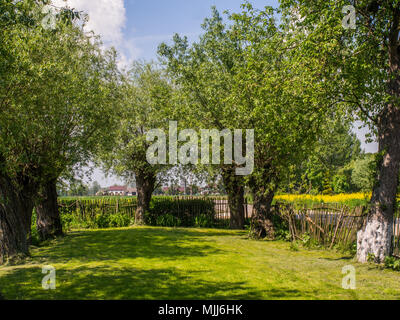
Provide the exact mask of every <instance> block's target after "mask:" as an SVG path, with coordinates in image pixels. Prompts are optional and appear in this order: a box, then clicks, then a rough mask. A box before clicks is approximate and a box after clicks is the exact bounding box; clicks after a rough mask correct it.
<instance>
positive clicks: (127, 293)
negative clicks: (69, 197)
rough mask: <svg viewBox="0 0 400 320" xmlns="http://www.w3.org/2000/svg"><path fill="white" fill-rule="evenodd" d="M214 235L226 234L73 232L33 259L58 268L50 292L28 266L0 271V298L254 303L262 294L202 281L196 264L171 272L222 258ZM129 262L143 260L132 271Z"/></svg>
mask: <svg viewBox="0 0 400 320" xmlns="http://www.w3.org/2000/svg"><path fill="white" fill-rule="evenodd" d="M214 236H218V237H222V236H232V233H229V232H222V231H207V232H204V231H200V230H195V229H161V228H132V229H122V230H99V231H81V232H75V233H72V234H69V235H67V236H66V237H65V238H62V239H58V240H57V241H55V242H54V243H53V244H51V245H46V246H43V247H41V248H40V249H38V250H37V252H35V254H34V255H33V259H32V260H33V262H34V263H35V264H36V263H37V262H40V263H43V264H55V265H57V264H61V265H62V266H59V267H57V271H56V272H57V273H56V274H57V289H56V290H50V291H45V290H43V289H42V287H41V283H42V278H43V276H44V275H43V274H42V273H41V266H39V265H29V264H27V265H22V266H16V267H12V268H10V269H8V270H7V271H5V272H4V274H3V276H2V277H0V287H2V288H5V289H6V291H3V294H4V295H5V298H6V299H189V300H191V299H260V298H261V297H262V293H261V292H259V291H257V290H255V289H251V288H248V286H246V283H245V282H243V281H233V282H229V281H224V280H221V281H218V282H213V281H209V280H207V275H208V274H207V273H208V272H209V271H207V270H206V269H203V267H205V268H207V266H202V265H201V263H200V268H197V267H193V266H192V267H191V266H187V268H185V267H184V268H182V267H181V269H178V268H176V267H175V265H176V263H180V262H182V260H184V259H186V258H191V257H206V256H208V255H220V254H225V251H224V250H221V249H218V248H216V247H215V244H214V239H213V238H212V237H214ZM135 259H146V260H144V261H145V262H143V266H140V268H138V262H136V263H133V262H134V261H135ZM149 259H150V261H149ZM152 259H154V262H151V260H152ZM120 261H122V262H120ZM175 261H176V263H175ZM164 262H165V263H164ZM139 263H141V261H140V262H139ZM129 265H132V267H129ZM227 267H228V268H229V266H227ZM192 269H195V270H192ZM199 269H200V270H199ZM282 294H283V293H282Z"/></svg>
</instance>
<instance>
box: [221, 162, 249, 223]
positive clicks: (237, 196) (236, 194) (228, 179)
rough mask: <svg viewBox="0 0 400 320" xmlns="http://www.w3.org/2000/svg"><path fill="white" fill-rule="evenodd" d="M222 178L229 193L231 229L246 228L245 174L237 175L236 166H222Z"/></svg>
mask: <svg viewBox="0 0 400 320" xmlns="http://www.w3.org/2000/svg"><path fill="white" fill-rule="evenodd" d="M222 180H223V182H224V187H225V190H226V192H227V193H228V205H229V211H230V221H229V227H230V228H231V229H243V228H244V183H243V176H237V175H236V172H235V167H224V168H222Z"/></svg>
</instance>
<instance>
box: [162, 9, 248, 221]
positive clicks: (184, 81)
mask: <svg viewBox="0 0 400 320" xmlns="http://www.w3.org/2000/svg"><path fill="white" fill-rule="evenodd" d="M202 28H203V30H204V32H203V34H202V35H201V36H200V39H199V41H198V42H196V43H194V44H193V45H189V43H188V41H187V38H186V37H180V36H179V35H175V36H174V39H173V40H174V44H173V45H172V46H168V45H166V44H165V43H163V44H161V45H160V46H159V54H160V56H161V57H162V61H163V63H164V64H165V65H166V67H167V70H168V72H169V74H170V76H171V78H172V79H173V80H174V81H175V83H176V86H177V88H178V89H179V92H180V94H181V97H182V100H183V101H185V102H184V103H183V104H182V110H180V111H181V112H180V126H181V127H192V128H202V129H209V130H213V129H216V130H218V131H219V132H222V131H224V130H225V129H228V130H230V131H231V132H232V130H235V129H246V123H242V122H240V113H239V112H238V111H237V108H238V106H236V105H234V102H233V101H231V100H230V99H229V97H230V95H231V88H232V86H233V84H232V83H233V77H234V75H235V73H236V70H235V67H236V65H237V64H238V63H241V61H240V53H241V48H237V47H236V44H237V39H236V38H230V36H231V35H232V34H230V33H229V31H228V30H227V27H226V25H225V23H224V21H223V19H222V17H221V16H220V15H219V13H218V11H217V10H216V9H215V7H214V8H213V15H212V17H211V18H209V19H205V21H204V24H203V25H202ZM217 139H220V137H217ZM224 139H225V141H226V139H229V138H227V137H224ZM230 139H232V138H231V137H230ZM218 142H220V141H218ZM231 142H232V141H231ZM221 151H222V152H220V155H222V154H224V146H221ZM215 160H216V161H212V164H213V165H215V166H216V167H217V168H218V171H219V173H220V175H221V176H222V179H223V183H224V187H225V190H226V192H227V194H228V202H229V209H230V227H231V228H239V229H241V228H243V226H244V207H243V203H244V186H245V181H244V177H243V176H240V175H237V174H236V170H237V168H238V166H237V165H236V164H235V163H230V164H228V163H225V161H224V160H223V159H221V158H218V159H215ZM199 163H200V162H199Z"/></svg>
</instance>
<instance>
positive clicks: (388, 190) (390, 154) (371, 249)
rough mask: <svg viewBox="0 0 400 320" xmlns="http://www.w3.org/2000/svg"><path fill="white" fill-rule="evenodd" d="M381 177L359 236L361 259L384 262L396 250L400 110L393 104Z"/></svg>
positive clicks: (383, 126) (383, 129)
mask: <svg viewBox="0 0 400 320" xmlns="http://www.w3.org/2000/svg"><path fill="white" fill-rule="evenodd" d="M378 140H379V152H381V156H382V159H380V161H379V163H378V165H377V178H376V182H375V185H374V188H373V192H372V198H371V210H370V212H369V214H368V218H367V223H366V225H365V227H364V228H363V229H362V230H360V231H359V232H358V235H357V258H358V261H360V262H367V261H368V260H369V259H373V260H374V261H375V262H376V263H382V262H383V261H384V259H385V257H386V256H388V255H390V254H391V251H392V247H391V244H392V236H393V216H394V210H395V204H396V195H397V187H398V177H399V165H400V110H399V109H398V108H396V107H389V108H388V110H386V112H385V114H384V115H382V116H381V118H380V130H379V138H378Z"/></svg>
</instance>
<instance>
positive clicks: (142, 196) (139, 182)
mask: <svg viewBox="0 0 400 320" xmlns="http://www.w3.org/2000/svg"><path fill="white" fill-rule="evenodd" d="M135 177H136V188H137V208H136V213H135V224H137V225H142V224H144V214H145V212H146V211H148V210H149V207H150V201H151V196H152V194H153V192H154V189H155V184H156V181H157V178H156V175H155V174H154V173H147V172H144V171H138V172H136V174H135Z"/></svg>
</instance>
